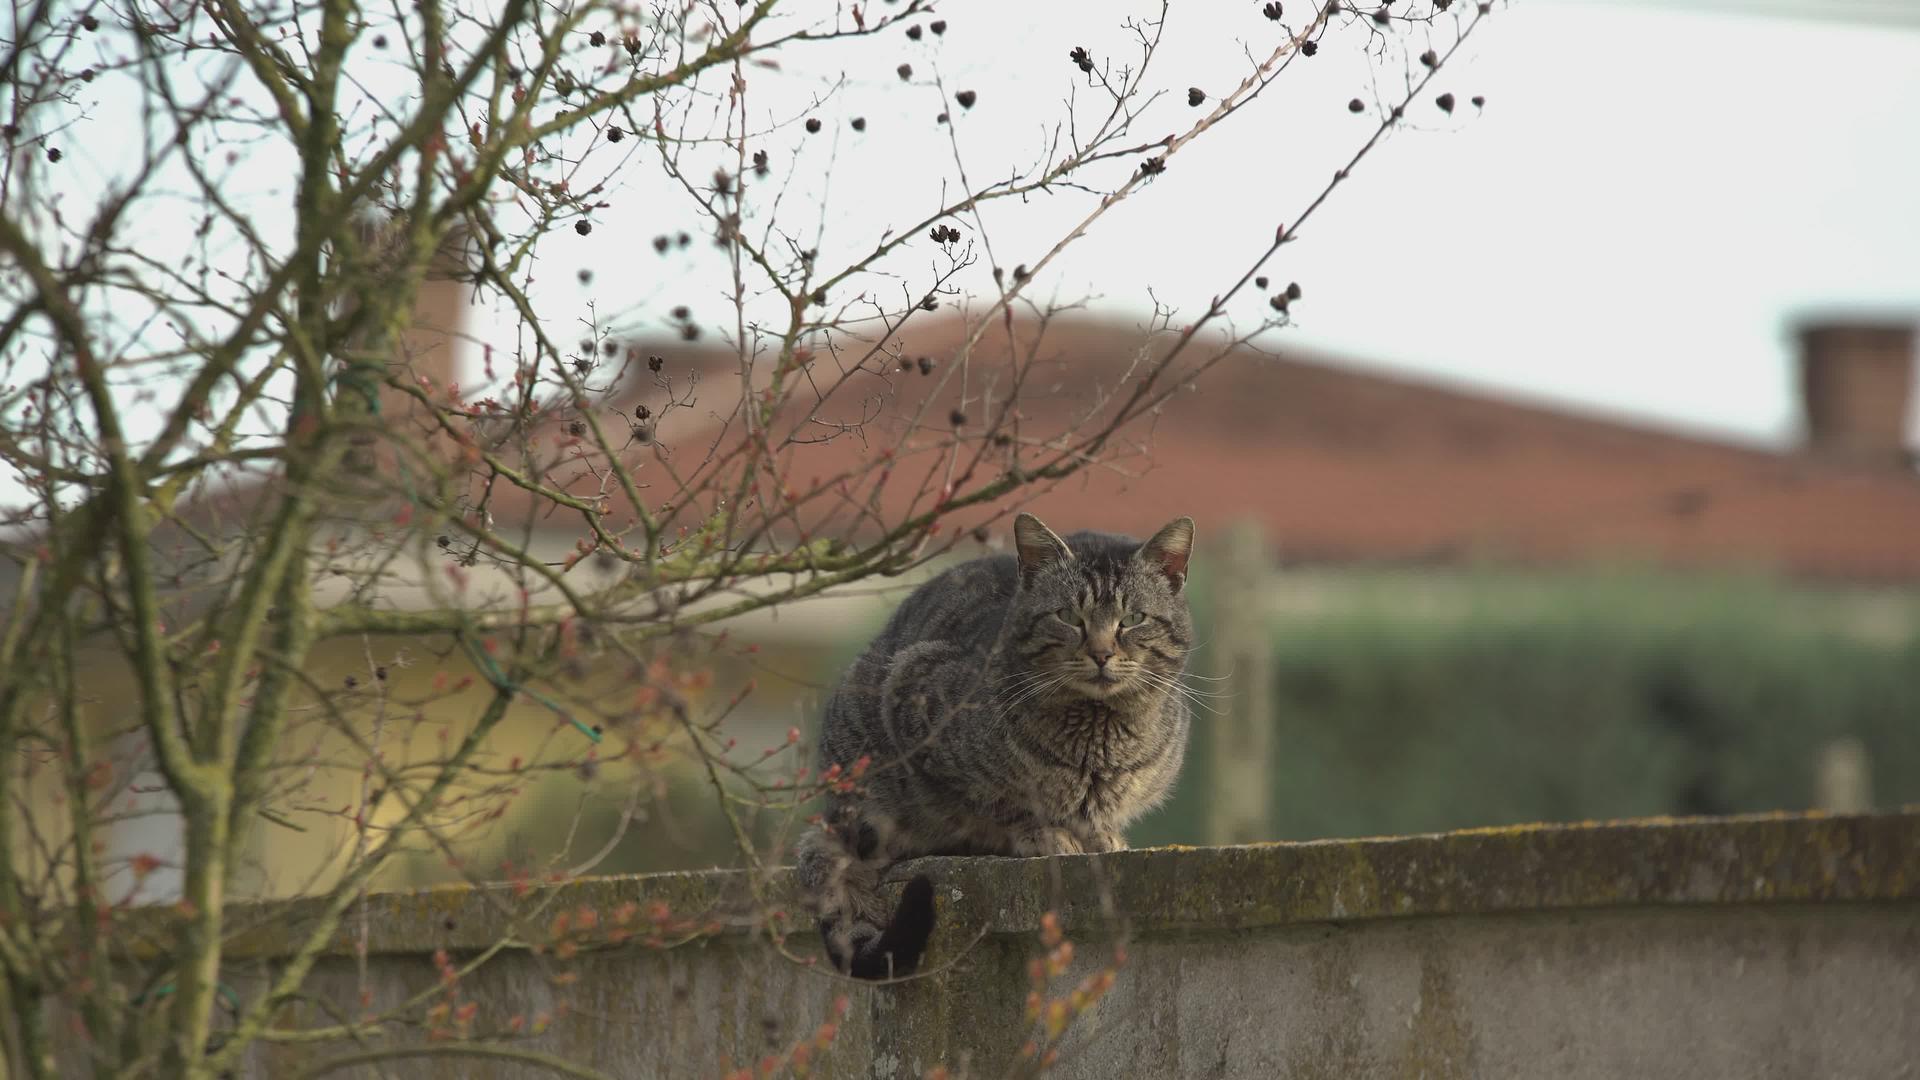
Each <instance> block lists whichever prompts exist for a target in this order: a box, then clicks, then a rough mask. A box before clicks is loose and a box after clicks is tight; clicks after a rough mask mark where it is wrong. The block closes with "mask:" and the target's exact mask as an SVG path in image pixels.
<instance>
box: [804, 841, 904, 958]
mask: <svg viewBox="0 0 1920 1080" xmlns="http://www.w3.org/2000/svg"><path fill="white" fill-rule="evenodd" d="M871 836H872V830H871V829H868V828H866V827H865V826H861V827H859V828H857V829H853V830H845V829H843V830H835V831H833V832H829V831H827V830H825V829H821V830H818V831H816V832H815V833H814V834H812V835H811V836H809V837H808V839H807V841H806V842H804V843H803V844H802V846H801V850H800V853H799V856H800V871H799V873H800V884H801V887H802V888H803V889H805V890H806V893H807V896H808V899H809V901H810V902H811V904H812V905H813V908H814V910H815V912H816V914H818V915H819V917H820V939H821V940H822V941H823V942H825V943H826V947H827V959H828V960H830V961H832V963H833V966H834V967H835V968H837V969H838V970H839V971H841V972H843V973H845V974H848V975H852V976H853V977H854V978H856V979H888V978H899V977H901V976H903V975H909V974H912V973H913V971H914V969H915V968H917V967H919V966H920V957H921V955H922V954H923V953H925V952H926V948H927V941H928V940H929V939H930V938H932V937H933V923H934V904H933V882H932V881H929V880H928V879H927V878H926V876H925V875H920V876H916V877H915V878H913V879H912V880H911V881H909V882H907V886H906V888H905V889H904V890H902V891H901V894H900V902H899V903H898V904H897V905H895V906H894V909H893V912H892V914H891V916H889V915H888V913H887V904H886V897H885V896H884V895H882V893H881V891H880V875H881V872H882V871H884V870H885V869H886V867H887V863H886V862H885V861H884V860H882V859H881V858H879V857H878V856H879V855H880V852H878V851H876V850H874V849H875V848H876V847H878V846H879V845H877V844H874V843H871V842H868V843H865V844H861V843H859V842H858V840H859V839H861V838H870V837H871ZM861 849H864V850H861Z"/></svg>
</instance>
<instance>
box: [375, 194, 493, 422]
mask: <svg viewBox="0 0 1920 1080" xmlns="http://www.w3.org/2000/svg"><path fill="white" fill-rule="evenodd" d="M472 276H473V271H472V268H471V266H470V264H469V259H468V251H467V235H466V232H465V230H463V229H460V228H457V227H456V228H455V229H454V230H452V231H450V232H448V233H447V236H446V239H445V240H444V241H443V242H442V243H441V245H440V250H439V251H438V252H437V253H435V255H434V257H433V261H432V262H431V263H429V264H428V266H427V272H426V275H425V276H424V277H423V278H422V279H421V281H420V289H419V291H418V292H417V293H415V294H414V299H413V314H412V316H411V317H410V318H409V319H408V324H407V329H406V330H405V331H404V332H403V333H402V334H401V335H400V340H399V342H398V343H397V345H396V347H395V349H394V363H395V364H396V365H397V366H398V367H399V368H400V369H401V370H400V371H399V372H396V374H402V375H406V376H408V377H409V378H410V380H411V381H415V383H416V385H417V380H420V379H426V380H428V381H429V382H431V383H432V384H433V386H432V390H431V392H432V393H433V394H435V395H436V396H437V395H443V394H445V393H446V390H447V384H449V383H457V382H459V381H460V370H459V365H458V364H457V363H456V357H457V355H458V351H459V348H460V341H461V336H462V333H463V331H464V329H465V322H466V310H467V288H468V284H469V282H471V280H472ZM395 396H396V397H400V400H399V401H398V402H395V403H394V406H393V407H395V408H398V409H400V410H402V411H400V412H398V413H396V414H395V415H396V416H405V415H409V414H410V413H411V411H412V408H413V404H412V403H411V401H410V399H407V398H405V397H404V396H401V395H395ZM384 411H385V408H383V412H384Z"/></svg>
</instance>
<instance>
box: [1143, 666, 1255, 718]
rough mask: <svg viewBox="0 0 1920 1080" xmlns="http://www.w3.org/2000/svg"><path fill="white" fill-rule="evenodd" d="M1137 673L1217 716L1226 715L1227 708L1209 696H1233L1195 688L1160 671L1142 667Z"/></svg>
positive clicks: (1145, 679)
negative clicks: (1217, 703)
mask: <svg viewBox="0 0 1920 1080" xmlns="http://www.w3.org/2000/svg"><path fill="white" fill-rule="evenodd" d="M1137 674H1138V675H1139V676H1140V677H1141V681H1143V682H1145V683H1147V684H1148V685H1149V686H1156V687H1159V688H1160V689H1162V690H1166V691H1168V692H1171V693H1175V694H1179V695H1180V696H1181V697H1183V698H1185V699H1186V700H1187V701H1188V702H1189V703H1191V704H1192V705H1193V706H1194V707H1195V708H1197V709H1205V710H1206V711H1207V712H1210V713H1212V714H1213V715H1215V716H1223V715H1225V714H1226V710H1225V709H1223V708H1221V707H1220V706H1218V705H1215V704H1214V703H1213V702H1211V701H1208V700H1207V698H1217V697H1232V696H1233V695H1231V694H1226V693H1214V692H1211V691H1204V690H1195V689H1194V688H1193V687H1191V686H1186V685H1183V684H1181V683H1179V682H1176V681H1174V680H1173V679H1169V678H1167V677H1166V676H1165V675H1161V674H1159V673H1158V672H1152V671H1147V670H1146V669H1144V668H1143V669H1141V670H1140V671H1139V672H1138V673H1137Z"/></svg>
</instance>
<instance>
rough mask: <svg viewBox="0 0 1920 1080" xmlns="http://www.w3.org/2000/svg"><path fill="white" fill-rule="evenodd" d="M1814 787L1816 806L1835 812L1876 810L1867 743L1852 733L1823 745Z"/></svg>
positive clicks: (1854, 812)
mask: <svg viewBox="0 0 1920 1080" xmlns="http://www.w3.org/2000/svg"><path fill="white" fill-rule="evenodd" d="M1813 786H1814V807H1815V809H1819V810H1825V811H1827V812H1829V813H1834V814H1864V813H1866V812H1867V811H1869V810H1871V809H1873V773H1872V770H1871V769H1870V768H1869V766H1868V761H1867V744H1866V743H1863V742H1861V741H1860V740H1859V739H1856V738H1854V737H1853V736H1851V735H1848V736H1843V737H1841V738H1838V739H1834V740H1833V741H1831V742H1829V743H1827V744H1826V745H1825V746H1823V747H1821V748H1820V760H1819V764H1818V765H1817V766H1816V767H1815V769H1814V780H1813Z"/></svg>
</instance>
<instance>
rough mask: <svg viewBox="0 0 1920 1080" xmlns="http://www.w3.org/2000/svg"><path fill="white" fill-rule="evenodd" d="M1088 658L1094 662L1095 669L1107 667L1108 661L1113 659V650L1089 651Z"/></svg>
mask: <svg viewBox="0 0 1920 1080" xmlns="http://www.w3.org/2000/svg"><path fill="white" fill-rule="evenodd" d="M1087 658H1088V659H1090V660H1092V661H1093V663H1094V666H1095V667H1106V666H1107V661H1109V660H1111V659H1113V650H1112V649H1088V650H1087Z"/></svg>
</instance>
